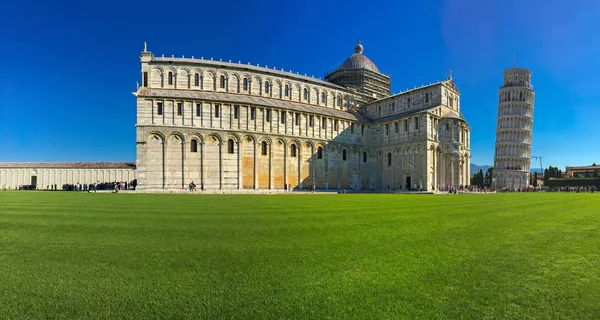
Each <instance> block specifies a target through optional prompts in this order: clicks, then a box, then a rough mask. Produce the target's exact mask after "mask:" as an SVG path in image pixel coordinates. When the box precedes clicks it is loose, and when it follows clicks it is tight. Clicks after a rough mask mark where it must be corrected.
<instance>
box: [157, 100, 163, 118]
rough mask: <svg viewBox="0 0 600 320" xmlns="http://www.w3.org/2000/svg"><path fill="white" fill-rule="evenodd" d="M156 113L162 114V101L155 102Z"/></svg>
mask: <svg viewBox="0 0 600 320" xmlns="http://www.w3.org/2000/svg"><path fill="white" fill-rule="evenodd" d="M156 114H158V115H159V116H162V114H163V103H162V102H157V103H156Z"/></svg>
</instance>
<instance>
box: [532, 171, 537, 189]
mask: <svg viewBox="0 0 600 320" xmlns="http://www.w3.org/2000/svg"><path fill="white" fill-rule="evenodd" d="M537 176H538V175H537V173H534V174H533V183H532V184H533V186H535V187H537V185H538V180H537Z"/></svg>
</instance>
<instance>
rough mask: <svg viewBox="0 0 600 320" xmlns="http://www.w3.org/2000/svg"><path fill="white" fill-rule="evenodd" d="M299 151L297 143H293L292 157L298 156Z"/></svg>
mask: <svg viewBox="0 0 600 320" xmlns="http://www.w3.org/2000/svg"><path fill="white" fill-rule="evenodd" d="M297 152H298V151H297V147H296V145H295V144H293V145H292V148H291V150H290V156H291V157H292V158H295V157H296V153H297Z"/></svg>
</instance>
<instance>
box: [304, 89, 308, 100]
mask: <svg viewBox="0 0 600 320" xmlns="http://www.w3.org/2000/svg"><path fill="white" fill-rule="evenodd" d="M304 100H308V89H306V88H304Z"/></svg>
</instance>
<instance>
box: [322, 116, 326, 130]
mask: <svg viewBox="0 0 600 320" xmlns="http://www.w3.org/2000/svg"><path fill="white" fill-rule="evenodd" d="M321 128H323V129H327V119H325V118H321Z"/></svg>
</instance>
